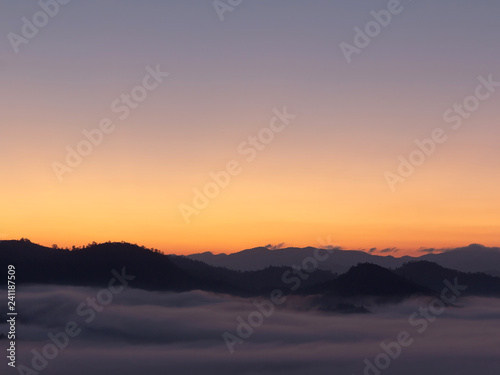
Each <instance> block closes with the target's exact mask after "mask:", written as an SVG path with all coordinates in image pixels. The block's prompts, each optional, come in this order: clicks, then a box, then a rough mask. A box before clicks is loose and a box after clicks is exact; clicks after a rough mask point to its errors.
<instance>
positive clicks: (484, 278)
mask: <svg viewBox="0 0 500 375" xmlns="http://www.w3.org/2000/svg"><path fill="white" fill-rule="evenodd" d="M394 273H396V274H398V275H400V276H402V277H404V278H406V279H407V280H411V281H412V282H414V283H416V284H419V285H422V286H425V287H427V288H430V289H432V290H434V291H435V292H441V290H443V288H444V287H445V285H444V281H445V280H448V281H450V282H451V283H453V281H454V280H455V279H457V282H458V283H459V284H460V285H465V286H467V289H466V290H464V291H463V292H462V294H463V295H477V296H494V297H500V278H499V277H494V276H491V275H487V274H485V273H477V272H474V273H468V272H461V271H456V270H452V269H449V268H445V267H442V266H440V265H438V264H436V263H432V262H429V261H423V260H422V261H412V262H408V263H405V264H404V265H403V266H402V267H400V268H398V269H396V270H394Z"/></svg>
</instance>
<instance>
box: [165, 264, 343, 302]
mask: <svg viewBox="0 0 500 375" xmlns="http://www.w3.org/2000/svg"><path fill="white" fill-rule="evenodd" d="M170 259H171V261H172V262H173V263H174V264H175V265H176V266H178V267H179V268H181V269H183V270H184V271H186V272H187V273H188V274H190V275H193V276H197V277H200V278H210V279H213V280H220V281H226V282H229V283H231V284H232V285H234V286H237V287H239V288H241V289H245V290H248V291H250V292H261V293H262V294H264V293H265V292H268V291H270V290H273V289H275V288H277V287H279V286H282V285H283V283H284V281H283V277H284V275H286V273H287V272H290V268H289V267H276V266H268V267H266V268H264V269H262V270H258V271H235V270H230V269H228V268H224V267H214V266H210V265H208V264H206V263H203V262H201V261H197V260H193V259H190V258H188V257H184V256H177V255H171V256H170ZM337 277H338V275H337V274H333V273H332V272H330V271H325V270H316V271H315V272H312V273H311V274H309V278H307V279H306V280H302V284H301V285H302V286H303V287H309V286H313V285H316V284H318V283H322V282H325V281H329V280H333V279H335V278H337Z"/></svg>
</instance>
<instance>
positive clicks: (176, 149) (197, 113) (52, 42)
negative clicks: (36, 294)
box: [0, 2, 500, 255]
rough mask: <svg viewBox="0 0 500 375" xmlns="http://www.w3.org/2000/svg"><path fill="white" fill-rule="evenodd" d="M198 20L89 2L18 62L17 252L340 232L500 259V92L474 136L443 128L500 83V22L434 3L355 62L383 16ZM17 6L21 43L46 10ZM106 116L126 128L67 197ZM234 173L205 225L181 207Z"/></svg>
mask: <svg viewBox="0 0 500 375" xmlns="http://www.w3.org/2000/svg"><path fill="white" fill-rule="evenodd" d="M183 4H184V3H181V2H179V3H177V4H173V2H172V3H170V2H166V3H165V4H162V5H158V4H156V5H155V6H153V5H151V4H148V5H141V6H139V5H137V4H135V5H130V4H128V5H126V4H122V3H120V2H110V4H105V5H100V7H101V8H102V9H101V8H99V9H100V10H99V12H96V11H95V9H94V8H92V5H90V4H86V3H81V4H80V3H79V4H78V5H74V6H75V7H80V8H74V11H69V10H68V12H67V14H66V15H65V16H64V17H63V16H61V17H60V18H58V19H57V20H55V19H54V22H52V23H51V24H50V26H47V28H45V29H44V30H43V32H40V35H39V36H37V37H36V38H34V39H33V40H31V41H30V42H29V44H28V45H25V46H24V45H23V46H22V51H21V52H20V53H19V54H15V53H14V52H13V51H12V49H11V47H10V45H8V44H7V45H6V46H5V47H6V48H7V51H8V52H9V53H7V54H5V57H2V61H1V62H0V63H1V67H2V71H1V75H0V79H2V85H0V97H1V99H2V112H1V119H0V120H1V131H0V153H1V156H2V157H1V162H0V173H1V176H2V184H1V193H2V194H1V195H0V207H1V215H0V239H16V238H21V237H27V238H29V239H31V240H32V241H34V242H38V243H41V244H44V245H48V246H50V245H51V244H53V243H57V244H58V245H60V246H71V245H83V244H86V243H89V242H92V241H97V242H102V241H108V240H111V241H122V240H123V241H128V242H133V243H138V244H141V245H145V246H148V247H155V248H158V249H161V250H164V251H167V252H172V253H193V252H201V251H213V252H232V251H239V250H242V249H245V248H250V247H255V246H262V245H266V244H269V243H281V242H285V243H286V244H288V245H290V246H309V245H310V246H318V242H317V238H318V237H320V238H326V237H328V236H331V238H332V242H333V245H339V246H342V247H343V248H347V249H369V248H372V247H377V248H379V249H382V248H387V247H398V248H401V249H403V251H401V252H399V253H398V255H399V254H403V253H411V252H412V251H414V250H416V249H418V248H421V247H434V248H443V247H456V246H466V245H468V244H470V243H481V244H484V245H488V246H495V245H499V243H498V232H499V231H498V229H499V226H500V214H499V212H500V197H499V195H498V187H499V186H500V174H499V173H498V165H499V161H500V160H499V151H498V150H499V144H500V127H499V126H498V119H499V118H500V106H498V105H497V103H498V98H499V97H500V91H499V92H495V93H493V94H492V95H491V98H490V99H488V100H484V101H482V102H481V104H480V107H479V109H478V110H477V111H475V112H474V113H473V114H472V115H471V116H470V117H469V118H468V119H466V120H465V121H464V122H463V124H462V126H461V127H460V129H458V130H452V129H451V126H450V124H449V123H446V122H445V121H444V120H443V114H444V113H445V111H447V110H448V109H449V108H451V106H452V105H453V104H454V103H461V102H463V100H464V98H466V97H468V96H470V95H473V94H474V93H475V89H476V87H477V85H478V77H479V76H481V75H482V76H485V77H487V76H488V75H489V74H492V75H493V77H494V78H495V79H496V80H497V81H500V71H499V70H498V69H499V68H498V67H499V66H500V54H499V53H498V48H497V47H498V45H497V44H498V41H497V39H496V38H495V37H494V36H495V35H498V23H499V21H498V17H497V16H496V14H497V13H495V12H493V11H490V10H488V9H485V8H484V7H479V6H478V7H475V8H470V9H469V8H467V12H466V13H463V14H462V16H460V12H457V13H453V14H450V12H449V10H448V8H447V7H446V6H444V5H435V4H429V5H427V4H422V5H419V6H415V8H414V10H413V11H408V12H406V13H404V14H402V15H401V18H403V17H405V18H406V20H401V21H400V22H398V24H397V25H396V24H394V27H392V25H391V28H387V30H384V34H383V35H380V37H378V39H377V40H376V41H374V42H373V43H372V44H371V45H370V46H369V48H367V49H366V50H364V51H363V52H362V53H361V54H359V55H357V56H356V58H355V61H354V62H353V63H352V64H347V63H346V61H345V58H344V56H343V55H342V51H341V49H340V48H338V45H339V44H340V43H341V42H342V41H349V40H350V39H352V38H353V27H354V26H356V25H361V23H362V21H363V20H366V17H367V16H368V15H369V14H370V13H369V12H370V10H371V5H370V4H368V3H367V4H361V3H359V4H358V3H349V4H347V3H346V4H343V5H335V4H334V2H332V3H328V4H327V3H326V2H325V3H324V4H322V5H321V6H320V5H318V7H309V6H307V5H305V3H304V5H300V6H299V5H297V7H289V8H287V9H283V8H281V7H278V6H276V5H264V4H254V5H253V6H254V7H255V8H253V7H247V9H246V11H244V10H243V9H242V10H241V11H239V12H238V13H234V14H233V15H231V17H232V20H228V22H224V23H221V22H220V20H219V19H218V17H217V16H216V15H215V14H212V12H213V9H209V10H206V12H207V13H205V9H204V10H203V11H202V10H201V9H200V10H199V12H194V13H193V10H192V9H188V8H184V7H185V5H183ZM9 7H16V5H15V4H14V3H13V4H10V5H9ZM135 7H137V9H135ZM264 7H265V8H264ZM336 7H340V8H336ZM426 7H430V8H429V9H424V8H426ZM159 8H161V9H159ZM347 8H349V9H347ZM365 8H366V9H365ZM68 9H70V8H68ZM207 9H208V8H207ZM11 10H12V11H13V12H14V14H18V13H19V17H10V18H9V20H8V21H6V23H5V25H3V26H2V27H4V28H5V30H4V31H5V32H4V34H7V32H8V31H11V30H17V29H18V28H19V27H20V26H19V22H20V21H19V20H20V19H21V16H22V15H24V13H25V12H26V11H29V9H24V8H23V9H18V8H16V9H15V10H13V9H11ZM23 12H24V13H23ZM82 12H83V13H82ZM80 14H85V17H81V16H79V15H80ZM109 14H113V17H112V19H110V17H109ZM422 14H425V15H426V16H425V17H426V22H427V24H426V27H425V30H423V29H422V27H421V22H420V21H421V17H422ZM299 19H300V22H296V21H297V20H299ZM186 20H189V21H186ZM256 25H259V26H258V27H257V26H256ZM417 25H418V26H417ZM450 30H452V31H453V32H451V31H450ZM450 33H451V34H450ZM145 41H147V42H145ZM4 43H8V41H4ZM409 46H411V48H409ZM443 46H446V48H444V47H443ZM157 66H159V67H160V68H161V69H162V71H165V72H169V73H170V76H169V77H168V78H166V79H165V80H164V82H162V83H161V84H159V85H158V87H156V88H155V89H154V90H151V91H148V92H147V99H146V100H144V101H143V102H141V103H140V105H138V107H137V108H135V109H133V110H132V111H131V113H130V116H128V117H127V118H126V119H124V120H120V119H119V118H118V114H117V113H114V112H113V110H112V108H111V103H112V102H113V101H115V100H117V98H120V96H121V95H122V94H124V93H125V94H126V93H128V94H130V93H131V91H132V90H133V89H134V88H135V87H137V86H138V85H142V82H143V78H144V77H145V75H146V74H148V73H147V72H148V69H147V67H153V68H154V67H157ZM284 107H286V108H287V110H288V111H289V112H290V113H291V114H294V115H296V116H297V117H296V118H294V119H293V120H291V121H290V123H289V124H287V126H286V128H285V129H284V130H283V131H281V132H279V133H275V134H274V139H273V140H272V141H271V142H270V143H269V144H266V145H265V149H263V150H261V151H259V152H258V153H257V157H256V158H255V160H252V161H247V159H246V158H247V157H248V156H249V155H248V154H242V153H239V152H238V147H239V145H241V143H242V142H245V141H246V140H247V139H248V137H249V136H253V135H256V134H259V132H261V131H262V129H263V128H266V127H269V126H270V121H271V119H272V118H273V117H274V116H275V114H274V113H273V109H275V108H276V109H278V110H282V109H283V108H284ZM103 118H110V119H112V120H113V123H114V125H115V126H116V129H115V130H114V132H113V133H111V134H106V135H105V137H104V140H103V142H102V144H100V145H99V146H97V147H95V148H94V150H93V152H92V153H91V154H90V155H89V156H87V157H85V158H84V160H83V163H82V164H81V165H80V166H78V167H77V168H75V170H74V171H73V172H72V173H69V174H65V175H64V178H63V181H62V182H59V180H58V177H57V176H56V173H54V170H53V163H54V162H61V163H62V162H64V160H65V158H66V147H68V146H70V147H73V148H75V147H76V146H77V145H78V144H79V142H81V141H82V140H83V139H84V138H83V136H82V131H83V130H84V129H87V130H90V129H94V128H96V127H98V126H99V123H100V121H101V119H103ZM437 127H441V128H443V129H444V130H445V132H446V135H447V136H448V140H447V141H446V142H445V143H443V144H439V145H438V146H437V149H436V151H435V153H433V154H432V155H430V156H429V157H427V158H426V160H425V163H423V165H421V166H419V167H418V168H416V171H415V173H414V174H413V175H412V176H410V177H409V178H408V179H407V180H405V181H404V182H402V183H398V184H397V186H396V189H395V191H394V192H393V191H391V189H390V187H389V186H388V184H387V182H386V178H385V176H384V173H385V172H386V171H392V172H394V171H396V170H397V168H398V163H399V161H398V157H399V156H400V155H402V156H404V157H408V155H410V153H411V152H412V151H414V150H415V147H416V146H415V144H414V141H415V139H420V140H421V139H424V138H428V137H429V136H430V135H431V134H432V131H433V129H435V128H437ZM231 160H235V161H237V162H238V163H239V167H240V168H241V173H239V174H238V175H237V176H234V177H232V178H231V181H230V183H229V185H228V186H227V187H226V188H225V189H223V190H222V191H221V193H220V194H218V195H217V196H216V197H215V198H213V199H210V200H209V204H208V205H207V207H206V208H204V209H202V210H199V211H200V212H199V214H197V215H193V216H190V219H189V221H190V223H189V224H187V223H186V221H185V220H184V218H183V215H182V213H181V212H180V209H179V206H180V205H183V204H184V205H190V206H192V205H193V204H192V200H193V194H194V193H193V189H203V188H204V186H205V185H206V184H207V183H208V182H210V181H211V177H210V175H209V174H210V172H218V171H220V170H223V169H225V168H226V165H227V163H228V162H229V161H231Z"/></svg>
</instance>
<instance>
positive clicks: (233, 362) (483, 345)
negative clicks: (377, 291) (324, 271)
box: [0, 286, 500, 375]
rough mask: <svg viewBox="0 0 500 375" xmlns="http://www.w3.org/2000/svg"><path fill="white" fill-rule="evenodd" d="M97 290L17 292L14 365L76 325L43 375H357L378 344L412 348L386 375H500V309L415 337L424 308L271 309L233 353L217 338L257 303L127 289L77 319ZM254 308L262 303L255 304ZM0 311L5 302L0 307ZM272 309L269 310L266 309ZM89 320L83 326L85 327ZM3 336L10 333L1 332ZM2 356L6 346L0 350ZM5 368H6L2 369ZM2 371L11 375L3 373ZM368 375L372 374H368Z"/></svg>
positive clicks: (473, 308)
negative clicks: (403, 339)
mask: <svg viewBox="0 0 500 375" xmlns="http://www.w3.org/2000/svg"><path fill="white" fill-rule="evenodd" d="M98 292H99V290H98V289H92V288H77V287H55V286H24V287H20V288H19V290H18V296H17V306H18V314H19V315H18V326H17V334H18V338H17V365H18V366H19V365H21V364H23V365H25V366H27V367H32V366H31V361H32V358H33V354H32V350H33V349H35V350H37V351H38V352H39V353H41V352H42V350H43V348H44V346H45V345H47V344H48V343H51V341H50V340H49V338H48V336H47V335H48V334H49V333H53V334H56V333H58V332H63V331H64V329H65V326H66V324H67V323H68V322H69V321H74V322H76V323H77V324H78V327H79V328H80V329H81V333H80V334H79V335H77V336H76V337H73V338H70V339H69V345H68V346H67V347H66V348H64V349H61V350H59V353H58V355H57V356H56V357H55V358H54V359H51V360H48V361H47V362H48V364H47V367H46V369H44V370H43V371H41V372H39V373H42V374H50V375H63V374H64V375H67V374H72V375H84V374H85V375H88V374H93V375H101V374H102V375H105V374H106V375H108V374H122V375H137V374H140V373H147V374H148V375H154V374H162V375H163V374H166V373H169V374H195V373H202V374H203V373H207V374H220V375H226V374H228V375H229V374H245V375H247V374H248V375H250V374H260V375H262V374H269V375H278V374H287V375H290V374H294V375H299V374H300V375H302V374H314V375H322V374H349V375H351V374H363V372H364V368H365V364H364V362H363V361H364V360H365V359H366V358H368V359H369V360H370V361H371V362H372V363H373V361H374V359H375V357H376V356H377V355H379V354H380V353H383V351H382V349H381V346H380V344H381V342H385V343H386V344H387V343H389V342H391V341H395V340H397V337H398V335H399V334H400V332H402V331H406V332H408V334H409V335H410V336H411V338H412V340H413V341H412V343H411V345H409V346H407V347H402V349H401V353H400V355H399V356H398V357H397V358H395V359H391V361H390V364H389V366H388V368H387V369H384V370H379V371H380V373H383V374H403V373H404V374H410V375H411V374H415V375H416V374H419V375H420V374H424V373H425V374H430V375H433V374H444V373H454V374H458V375H461V374H464V375H465V374H467V375H469V374H470V373H472V372H480V373H481V374H482V375H489V374H497V373H498V368H500V358H499V356H498V353H499V350H500V324H499V323H500V300H498V299H488V298H463V299H460V300H459V301H458V303H457V306H456V307H447V308H446V310H445V311H444V312H443V313H442V314H440V315H439V316H433V318H435V320H433V321H428V324H427V327H426V329H425V330H423V332H422V333H419V332H418V330H417V329H418V328H421V327H420V326H419V327H416V326H415V325H411V324H410V322H409V317H410V316H411V315H412V314H413V313H415V312H416V311H418V309H419V307H421V306H424V307H425V306H427V305H428V304H429V299H428V298H419V299H412V300H407V301H405V302H403V303H401V304H398V305H383V306H371V307H370V310H371V311H372V313H371V314H357V315H338V314H332V313H325V312H319V311H315V310H310V309H309V310H305V309H300V308H298V307H300V304H301V301H302V302H304V306H306V305H307V300H305V299H304V300H298V299H295V300H293V301H290V302H291V303H288V304H283V305H280V306H274V312H273V313H272V314H270V316H269V317H263V315H262V314H260V313H258V314H260V316H261V317H263V319H262V320H263V322H262V325H260V326H256V327H255V328H253V333H252V334H251V335H250V336H249V337H248V338H246V339H244V340H243V343H236V344H234V347H233V349H234V352H233V354H231V353H230V351H229V349H228V346H227V345H226V343H225V342H224V339H223V334H224V332H228V333H230V334H232V335H235V337H236V336H237V334H238V333H237V327H238V321H237V318H238V317H241V318H243V319H244V320H245V321H246V320H247V319H248V316H249V314H251V313H252V312H254V316H257V315H258V314H256V313H255V312H258V311H259V310H258V309H257V308H256V307H255V305H254V304H253V302H254V299H243V298H236V297H231V296H225V295H214V294H210V293H205V292H199V291H193V292H188V293H178V294H175V293H158V292H147V291H142V290H135V289H126V290H124V291H123V292H122V293H120V294H117V295H115V296H114V298H113V300H112V301H111V303H110V304H109V305H107V306H104V307H103V310H102V311H100V312H96V313H95V317H94V319H93V320H92V321H90V322H88V323H87V322H86V321H85V319H86V318H88V319H89V317H90V316H89V315H85V316H82V315H81V314H80V315H79V314H78V313H77V308H78V306H79V305H80V304H82V303H86V300H87V298H89V297H94V298H95V297H96V295H97V294H98ZM258 300H259V302H261V301H263V299H262V298H261V299H258ZM2 305H3V306H5V305H6V302H5V303H4V301H3V300H2ZM266 306H268V307H269V305H266ZM89 320H90V319H89ZM0 332H3V333H6V332H7V325H6V324H1V325H0ZM0 343H2V348H3V347H4V346H5V345H6V344H7V340H1V341H0ZM5 361H6V360H5ZM2 368H3V369H5V368H7V371H6V372H4V371H2V373H7V374H17V373H23V372H18V370H19V367H18V369H12V368H10V367H7V366H6V363H4V364H2ZM367 373H368V374H375V373H376V372H373V371H369V372H367Z"/></svg>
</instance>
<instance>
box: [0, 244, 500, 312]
mask: <svg viewBox="0 0 500 375" xmlns="http://www.w3.org/2000/svg"><path fill="white" fill-rule="evenodd" d="M308 251H309V250H308V249H306V253H307V252H308ZM258 252H259V253H260V255H262V254H268V253H270V252H271V253H272V252H274V251H271V250H268V249H265V250H264V249H260V250H258ZM292 253H293V254H299V255H302V256H303V254H304V253H303V250H302V249H295V250H293V251H292ZM356 253H358V252H356ZM279 254H285V255H286V254H287V252H286V251H283V252H279ZM363 254H364V256H370V255H369V254H366V253H363ZM336 255H338V257H337V258H342V256H344V257H345V256H352V254H351V252H342V251H341V250H336V251H334V252H333V254H332V256H331V258H334V257H335V256H336ZM355 255H358V254H355ZM246 256H253V251H247V253H246ZM391 258H392V257H391ZM302 259H303V258H302ZM374 259H378V258H374ZM395 259H396V258H392V259H389V260H388V261H389V262H391V263H392V262H394V260H395ZM9 264H13V265H15V266H16V282H17V284H23V283H24V284H26V283H32V284H55V285H77V286H93V287H107V286H108V283H109V281H110V279H111V278H112V277H113V275H112V274H111V271H112V270H116V271H118V272H119V273H120V272H121V270H122V269H125V270H126V274H128V275H131V276H134V277H135V279H134V280H133V281H131V282H130V286H131V287H133V288H139V289H147V290H162V291H173V292H182V291H189V290H196V289H199V290H205V291H210V292H216V293H226V294H231V295H236V296H242V297H250V296H266V297H268V296H269V293H270V292H271V291H272V290H274V289H280V290H281V291H282V292H283V293H284V294H286V295H295V296H296V298H298V299H299V300H300V299H301V298H304V297H307V298H308V300H311V299H312V301H313V305H312V306H316V307H318V308H320V309H322V310H328V311H336V312H347V313H351V312H365V308H364V307H363V306H358V305H359V304H360V303H361V304H362V305H363V303H364V302H365V301H370V302H375V303H382V302H383V303H385V302H398V301H401V300H403V299H405V298H409V297H411V296H413V295H418V294H425V295H437V294H438V293H439V292H440V290H441V289H442V287H443V286H442V285H443V281H444V280H445V279H448V280H450V281H453V280H454V278H455V277H457V278H458V279H459V280H460V283H461V284H462V283H463V284H466V285H467V286H468V289H467V294H469V295H484V296H498V297H500V293H499V289H500V288H499V287H500V283H499V281H500V278H496V277H493V276H490V275H486V274H482V273H465V272H461V271H456V270H451V269H447V268H444V267H442V266H440V265H438V264H436V263H431V262H428V261H411V262H407V263H405V264H403V265H402V266H401V267H398V268H395V269H393V270H390V269H388V268H385V267H382V266H380V265H377V264H372V263H367V262H362V263H360V264H356V265H354V266H352V267H350V269H349V270H348V271H347V272H345V273H343V274H341V275H340V276H339V275H338V274H334V273H332V272H331V271H327V270H321V269H316V270H313V269H309V270H307V269H306V268H305V267H303V268H304V269H302V270H300V272H296V271H297V270H295V271H293V269H292V268H291V267H284V266H267V267H265V268H263V269H261V270H257V271H235V270H231V269H227V268H223V267H214V266H210V265H208V264H206V263H203V262H201V261H197V260H193V259H190V258H188V257H182V256H169V255H165V254H162V253H160V252H158V251H152V250H149V249H146V248H144V247H140V246H137V245H132V244H128V243H111V242H108V243H103V244H96V243H93V244H91V245H88V246H86V247H84V248H81V249H74V250H71V251H70V250H67V249H66V250H65V249H49V248H47V247H43V246H40V245H37V244H34V243H31V242H30V241H28V240H21V241H0V268H1V269H6V268H7V266H8V265H9ZM298 264H301V263H298ZM302 266H304V265H302ZM292 271H293V272H292Z"/></svg>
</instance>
